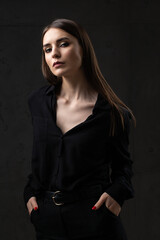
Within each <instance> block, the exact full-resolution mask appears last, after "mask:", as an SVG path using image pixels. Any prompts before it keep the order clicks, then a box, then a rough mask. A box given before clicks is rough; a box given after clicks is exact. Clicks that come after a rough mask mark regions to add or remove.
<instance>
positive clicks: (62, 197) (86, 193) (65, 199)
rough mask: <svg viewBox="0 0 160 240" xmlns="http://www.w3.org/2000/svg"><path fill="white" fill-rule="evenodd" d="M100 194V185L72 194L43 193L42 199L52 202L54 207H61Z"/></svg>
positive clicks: (59, 192) (58, 192)
mask: <svg viewBox="0 0 160 240" xmlns="http://www.w3.org/2000/svg"><path fill="white" fill-rule="evenodd" d="M100 194H102V185H94V186H88V187H86V188H85V189H81V190H79V191H72V192H62V191H59V190H57V191H55V192H51V191H45V192H44V198H46V199H49V200H53V202H54V203H55V205H63V204H65V203H70V202H74V201H78V200H82V199H87V198H91V197H95V196H99V197H100Z"/></svg>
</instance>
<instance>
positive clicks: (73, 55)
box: [66, 49, 81, 65]
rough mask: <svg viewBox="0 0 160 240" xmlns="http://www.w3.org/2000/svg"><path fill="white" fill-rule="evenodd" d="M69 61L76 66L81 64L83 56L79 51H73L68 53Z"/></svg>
mask: <svg viewBox="0 0 160 240" xmlns="http://www.w3.org/2000/svg"><path fill="white" fill-rule="evenodd" d="M66 57H67V59H68V60H69V61H70V62H72V63H73V64H74V65H75V64H79V63H81V54H80V52H79V51H76V50H75V49H72V50H70V51H68V52H67V53H66Z"/></svg>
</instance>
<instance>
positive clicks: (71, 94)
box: [60, 71, 93, 100]
mask: <svg viewBox="0 0 160 240" xmlns="http://www.w3.org/2000/svg"><path fill="white" fill-rule="evenodd" d="M90 92H93V89H92V87H91V85H90V84H89V82H88V81H87V79H86V76H85V75H84V73H83V72H82V71H81V72H78V73H77V74H72V76H65V77H62V85H61V89H60V96H61V97H63V98H65V99H67V100H73V99H74V100H79V99H81V98H85V97H86V96H88V94H89V93H90Z"/></svg>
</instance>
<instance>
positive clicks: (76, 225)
mask: <svg viewBox="0 0 160 240" xmlns="http://www.w3.org/2000/svg"><path fill="white" fill-rule="evenodd" d="M99 197H100V196H96V197H92V198H89V199H85V200H79V201H76V202H73V203H66V204H64V205H60V206H57V205H55V203H54V202H53V200H52V198H51V199H50V200H48V199H44V198H37V202H38V206H39V208H38V210H37V211H34V210H32V212H31V215H30V220H31V223H32V224H33V225H34V228H35V233H36V239H37V240H51V239H52V240H89V239H90V240H91V239H92V240H127V237H126V233H125V230H124V228H123V225H122V222H121V218H120V215H119V216H116V215H114V214H113V213H112V212H111V211H110V210H108V208H107V207H106V206H105V203H104V204H103V205H102V206H101V207H100V208H99V209H97V210H92V207H93V206H94V204H95V203H96V202H97V201H98V199H99Z"/></svg>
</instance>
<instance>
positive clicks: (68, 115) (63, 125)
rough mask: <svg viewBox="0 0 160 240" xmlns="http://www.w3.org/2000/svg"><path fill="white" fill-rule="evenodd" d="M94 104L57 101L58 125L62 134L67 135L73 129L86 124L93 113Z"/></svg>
mask: <svg viewBox="0 0 160 240" xmlns="http://www.w3.org/2000/svg"><path fill="white" fill-rule="evenodd" d="M94 105H95V101H94V102H79V103H64V102H63V101H61V100H57V104H56V124H57V126H58V127H59V128H60V129H61V131H62V133H63V134H64V133H66V132H67V131H69V130H70V129H72V128H73V127H75V126H77V125H78V124H80V123H82V122H84V121H85V120H86V119H87V118H88V117H89V116H90V115H91V114H92V111H93V108H94Z"/></svg>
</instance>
